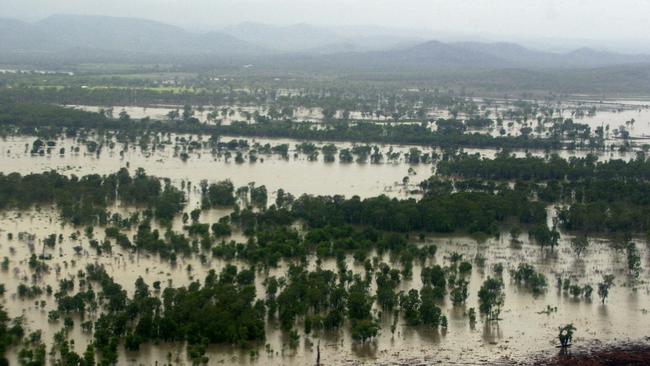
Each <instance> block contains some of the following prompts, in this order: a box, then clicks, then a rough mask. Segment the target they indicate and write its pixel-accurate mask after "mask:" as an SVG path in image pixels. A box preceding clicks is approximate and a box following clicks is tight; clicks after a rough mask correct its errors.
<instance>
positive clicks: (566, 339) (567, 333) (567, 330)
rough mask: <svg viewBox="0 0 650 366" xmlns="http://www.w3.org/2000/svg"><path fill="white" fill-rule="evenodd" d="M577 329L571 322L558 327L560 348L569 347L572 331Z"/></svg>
mask: <svg viewBox="0 0 650 366" xmlns="http://www.w3.org/2000/svg"><path fill="white" fill-rule="evenodd" d="M576 330H577V329H576V327H574V326H573V324H567V325H565V326H563V327H560V334H559V338H560V346H561V347H562V348H565V347H569V346H570V345H571V340H572V339H573V332H575V331H576Z"/></svg>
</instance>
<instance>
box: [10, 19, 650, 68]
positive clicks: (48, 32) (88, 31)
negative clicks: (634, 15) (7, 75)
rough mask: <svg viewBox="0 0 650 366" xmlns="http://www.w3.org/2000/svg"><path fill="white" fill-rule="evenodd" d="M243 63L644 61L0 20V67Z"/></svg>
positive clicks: (248, 31) (418, 42) (414, 42)
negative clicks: (53, 62) (51, 62)
mask: <svg viewBox="0 0 650 366" xmlns="http://www.w3.org/2000/svg"><path fill="white" fill-rule="evenodd" d="M21 60H22V61H24V62H28V61H30V60H31V61H37V62H47V60H56V61H58V62H69V63H75V62H89V61H91V62H101V61H103V60H104V61H106V62H120V61H123V62H155V63H165V62H167V63H178V64H190V65H192V64H201V65H206V66H209V65H211V64H214V65H219V64H221V65H223V64H229V65H231V66H237V65H242V64H248V65H253V66H255V67H262V68H264V67H266V68H272V69H282V70H289V69H295V70H298V71H301V70H306V71H313V70H321V69H322V70H337V69H343V70H352V71H359V70H369V71H381V70H387V71H394V70H400V69H408V70H410V71H418V70H426V71H435V70H498V69H512V68H524V69H564V68H596V67H608V66H621V65H640V64H650V56H648V55H643V54H638V55H625V54H619V53H613V52H606V51H599V50H594V49H590V48H580V49H576V50H573V51H570V52H564V53H556V52H547V51H539V50H533V49H529V48H526V47H524V46H522V45H519V44H515V43H506V42H495V43H489V42H474V41H472V42H469V41H464V42H447V43H444V42H440V41H437V40H432V39H423V38H418V36H417V35H416V34H413V33H408V32H399V31H394V32H392V33H391V30H390V29H385V28H380V27H374V28H373V27H362V26H360V27H340V28H336V27H318V26H312V25H309V24H296V25H292V26H272V25H265V24H259V23H242V24H239V25H236V26H231V27H226V28H223V29H221V30H220V31H210V32H204V33H198V32H190V31H187V30H185V29H183V28H180V27H177V26H173V25H169V24H165V23H161V22H157V21H151V20H144V19H136V18H117V17H106V16H80V15H56V16H51V17H48V18H46V19H43V20H41V21H38V22H35V23H27V22H23V21H19V20H15V19H0V62H19V61H21Z"/></svg>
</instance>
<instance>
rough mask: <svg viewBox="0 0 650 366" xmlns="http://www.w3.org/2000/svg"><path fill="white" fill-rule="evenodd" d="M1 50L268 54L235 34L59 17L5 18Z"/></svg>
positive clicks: (99, 18) (0, 26) (144, 22)
mask: <svg viewBox="0 0 650 366" xmlns="http://www.w3.org/2000/svg"><path fill="white" fill-rule="evenodd" d="M0 30H3V31H2V32H0V34H1V35H0V40H1V41H2V42H0V50H2V51H5V52H6V51H22V52H30V51H31V52H64V51H68V50H77V51H79V50H86V51H92V50H101V51H119V52H123V53H124V52H135V53H152V54H170V55H178V54H184V53H191V54H205V53H223V54H258V53H261V52H264V51H265V50H264V49H263V48H261V47H258V46H254V45H251V44H249V43H247V42H245V41H241V40H239V39H236V38H234V37H232V36H230V35H227V34H222V33H216V32H211V33H207V34H195V33H191V32H188V31H185V30H183V29H181V28H178V27H175V26H172V25H168V24H164V23H160V22H155V21H151V20H143V19H135V18H117V17H105V16H78V15H56V16H52V17H49V18H46V19H44V20H42V21H39V22H36V23H24V22H18V21H15V20H11V19H0Z"/></svg>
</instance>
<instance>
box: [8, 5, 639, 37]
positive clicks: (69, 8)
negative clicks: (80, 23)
mask: <svg viewBox="0 0 650 366" xmlns="http://www.w3.org/2000/svg"><path fill="white" fill-rule="evenodd" d="M57 13H67V14H102V15H114V16H131V17H143V18H149V19H156V20H161V21H165V22H170V23H175V24H179V25H184V26H187V25H189V24H196V26H197V28H198V27H200V28H206V27H210V28H219V27H222V26H225V25H230V24H234V23H239V22H242V21H256V22H263V23H272V24H293V23H303V22H304V23H312V24H319V25H341V24H344V25H359V24H361V25H385V26H393V27H408V28H426V29H431V30H434V31H446V32H458V33H469V34H477V35H480V34H484V35H485V34H488V35H516V36H519V37H552V38H558V37H560V38H564V37H567V38H574V39H575V38H585V39H624V38H626V39H648V38H650V35H649V33H650V32H648V30H650V25H649V24H648V14H650V0H0V16H1V17H19V18H23V19H39V18H43V17H46V16H48V15H51V14H57Z"/></svg>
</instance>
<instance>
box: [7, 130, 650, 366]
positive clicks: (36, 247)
mask: <svg viewBox="0 0 650 366" xmlns="http://www.w3.org/2000/svg"><path fill="white" fill-rule="evenodd" d="M637 123H638V122H637ZM195 139H196V138H195ZM228 139H229V138H223V140H225V141H227V140H228ZM33 141H34V138H33V137H9V138H7V139H6V140H4V141H0V164H1V166H2V172H3V173H5V174H7V173H10V172H19V173H22V174H27V173H32V172H43V171H48V170H57V171H59V172H61V173H63V174H76V175H85V174H90V173H98V174H108V173H114V172H116V171H117V170H118V169H119V168H121V167H127V166H128V167H129V169H130V170H131V171H134V170H135V169H136V168H139V167H142V168H144V169H145V170H146V171H147V173H148V174H151V175H155V176H159V177H166V178H171V180H172V182H173V183H174V184H176V185H179V186H180V184H181V182H182V181H185V182H187V181H191V182H192V183H193V184H194V185H195V186H196V185H197V184H198V183H199V181H201V180H203V179H207V180H208V181H209V182H214V181H219V180H223V179H231V180H232V181H233V183H234V184H235V186H242V185H246V184H248V183H249V182H256V184H257V185H262V184H264V185H266V186H267V188H268V189H269V192H274V191H276V190H277V189H279V188H283V189H284V190H286V191H287V192H290V193H292V194H294V195H300V194H303V193H309V194H323V195H325V194H327V195H331V194H343V195H346V196H348V197H349V196H352V195H359V196H361V197H370V196H376V195H379V194H387V195H389V196H393V197H409V196H412V195H411V194H410V193H411V191H413V190H415V189H416V188H417V183H418V182H419V181H421V180H424V179H426V178H428V177H429V176H430V174H431V172H432V169H433V168H434V166H435V165H434V164H417V165H410V164H407V163H406V162H405V161H404V160H403V158H402V159H400V160H399V161H397V162H394V163H387V162H384V163H381V164H370V163H349V164H344V163H340V162H339V161H338V159H337V161H336V162H333V163H325V162H323V160H322V156H321V157H319V159H318V160H317V161H309V160H308V159H307V157H306V156H305V155H302V154H298V155H294V151H293V150H294V149H295V144H297V143H298V141H293V140H282V139H258V140H250V141H249V143H250V144H251V145H252V143H253V142H254V141H256V142H259V143H261V144H265V143H270V144H272V145H277V144H281V143H288V144H290V146H291V150H292V151H291V153H290V154H289V155H290V157H289V159H288V160H285V159H283V158H281V157H279V156H277V155H272V156H265V155H259V159H258V161H257V162H255V163H249V162H248V161H246V162H245V163H242V164H237V163H235V162H234V160H233V159H230V160H229V161H226V159H225V158H224V157H223V156H215V155H213V154H211V152H210V151H208V150H207V149H200V150H196V151H194V152H191V153H189V158H188V159H187V161H182V160H181V159H180V158H179V157H178V156H177V154H175V152H174V147H173V146H167V147H166V148H165V149H156V150H155V151H153V152H152V151H150V150H149V151H142V150H141V149H140V148H139V147H137V146H134V147H129V148H128V149H127V150H126V151H124V153H123V154H121V153H120V151H121V150H122V146H121V145H120V144H117V145H116V147H115V148H114V149H113V150H111V149H109V148H108V147H106V146H105V147H104V149H103V151H102V153H101V154H100V156H99V157H98V156H97V155H96V154H94V153H87V152H86V150H85V147H84V146H83V144H82V143H81V142H80V141H78V140H74V139H70V138H61V139H59V140H57V146H56V148H54V149H53V151H52V153H51V154H45V155H44V156H32V155H31V154H30V153H29V152H28V151H26V147H25V145H27V146H31V143H32V142H33ZM317 145H322V143H317ZM78 146H79V147H80V152H78V153H72V152H71V148H72V147H78ZM337 146H339V148H341V147H349V146H351V145H350V144H337ZM61 147H64V148H65V151H66V153H65V154H64V155H63V156H60V155H58V149H59V148H61ZM389 148H390V146H381V149H382V151H383V152H384V153H386V152H387V151H388V149H389ZM409 148H410V147H408V146H393V149H394V151H401V152H406V151H408V149H409ZM27 150H28V149H27ZM422 150H423V151H424V152H432V151H433V150H432V149H430V148H422ZM466 151H468V152H477V153H480V154H481V155H483V156H488V157H491V156H494V153H495V151H494V150H481V149H471V150H466ZM524 153H525V152H523V151H519V152H517V154H518V155H522V154H524ZM560 153H561V155H563V156H570V155H584V154H586V153H587V152H585V151H578V152H569V151H561V152H560ZM535 154H536V155H543V154H544V153H543V152H535ZM632 156H633V154H625V155H621V154H618V153H616V154H614V153H607V154H605V155H602V156H601V159H608V158H630V157H632ZM262 159H263V161H262ZM404 177H409V182H408V184H406V185H405V184H404V182H403V178H404ZM189 198H190V201H189V204H188V205H187V209H186V210H187V211H190V210H192V209H193V208H195V207H197V205H198V194H197V193H196V191H191V192H190V194H189ZM112 210H113V211H114V212H125V211H127V210H132V209H131V208H126V207H120V206H119V205H116V206H115V207H113V208H112ZM549 212H553V210H551V209H549ZM228 213H229V212H228V211H227V210H208V211H204V212H203V213H202V215H201V219H200V221H201V222H206V223H212V222H216V221H217V220H218V219H219V218H220V217H222V216H225V215H227V214H228ZM57 217H58V214H57V212H56V211H55V210H54V209H52V208H49V207H42V208H40V209H32V210H27V211H20V212H18V211H4V212H0V257H5V256H6V257H8V258H9V260H10V266H9V270H8V271H0V283H3V284H5V287H6V289H7V291H6V293H5V295H4V296H3V297H1V298H0V302H2V303H3V305H4V307H5V308H6V309H7V311H8V312H9V315H10V316H11V317H16V316H19V315H24V317H25V322H26V325H27V327H28V328H29V330H32V331H33V330H37V329H41V330H42V331H43V338H44V340H45V341H46V343H47V344H48V345H51V340H52V336H53V334H54V333H55V332H56V331H58V330H59V329H61V327H62V326H63V325H62V321H59V322H55V323H50V322H48V319H47V314H48V311H50V310H52V309H54V308H55V306H56V303H55V300H54V298H53V297H48V296H47V295H42V296H40V297H38V298H36V299H31V300H21V299H19V298H18V297H17V296H16V287H17V286H18V284H19V283H25V284H32V276H31V272H30V270H29V269H28V267H27V260H28V259H29V257H30V255H31V254H32V253H41V251H42V250H43V244H42V239H44V238H45V237H46V236H48V235H50V234H53V233H54V234H57V236H58V234H62V235H63V237H64V238H65V239H64V241H63V243H62V244H57V246H56V248H54V249H45V252H46V253H49V254H52V259H51V260H49V261H47V264H48V266H49V267H50V271H49V272H48V273H46V274H44V275H43V277H42V278H41V279H39V282H38V284H39V285H41V286H43V285H47V284H49V285H51V286H52V287H53V288H57V287H58V281H59V280H60V279H62V278H70V277H72V276H75V275H76V273H77V272H78V270H80V269H83V268H85V266H86V265H87V264H90V263H99V264H103V265H105V266H106V268H107V270H108V272H109V274H111V275H112V276H113V277H114V279H115V281H116V282H118V283H120V284H121V285H122V286H124V288H125V289H126V290H127V291H128V292H129V295H132V293H133V284H134V282H135V280H136V279H137V278H138V277H139V276H141V277H143V279H144V280H145V281H146V282H147V283H148V284H151V283H152V282H154V281H156V280H158V281H161V283H162V287H163V289H164V288H165V287H166V286H182V285H186V284H188V283H190V282H191V281H193V280H197V279H198V280H203V278H204V276H205V274H206V273H207V272H208V271H209V270H210V269H215V270H216V271H220V270H221V268H223V267H224V266H225V265H226V262H224V261H222V260H218V259H214V258H209V259H208V261H207V262H206V263H201V261H200V259H199V258H196V257H185V258H180V259H179V261H178V263H177V264H175V265H172V264H171V263H169V262H168V261H165V260H161V259H160V258H158V257H157V256H156V255H151V254H148V253H146V252H141V253H139V254H134V253H129V252H125V251H123V250H121V249H120V248H118V247H114V248H113V253H112V254H103V255H97V254H96V252H95V251H94V250H93V249H92V248H90V246H89V243H88V241H89V239H88V238H86V237H84V235H83V234H82V235H79V238H78V239H76V240H74V239H71V238H70V235H71V234H72V233H73V232H75V231H83V230H82V229H81V228H75V227H72V226H70V225H64V224H62V223H61V222H60V221H59V220H58V219H57ZM173 227H174V229H175V230H181V227H182V223H181V222H180V221H179V220H176V221H175V222H174V224H173ZM9 233H12V234H13V239H12V240H9V239H8V236H7V234H9ZM19 233H29V234H33V235H34V236H33V237H31V238H30V237H29V235H19ZM133 234H134V233H133V232H130V233H129V236H132V235H133ZM94 235H95V236H96V237H97V238H103V235H104V234H103V229H102V228H96V229H95V233H94ZM508 236H509V234H507V233H505V232H504V233H502V235H501V236H500V238H499V239H495V238H491V239H487V240H485V239H482V240H479V239H476V238H471V237H463V236H433V237H428V238H426V242H428V243H435V244H436V245H437V246H438V253H437V254H436V258H435V260H433V261H430V262H428V263H427V265H431V264H433V263H437V264H441V265H445V264H449V262H448V260H447V259H446V257H447V256H448V255H449V254H450V253H453V252H457V253H461V254H463V256H464V259H467V260H470V261H472V262H473V270H472V274H471V277H470V279H471V281H470V285H469V293H470V296H469V298H468V300H467V302H466V305H465V306H461V307H454V306H453V305H452V304H451V302H450V301H449V300H448V299H447V300H446V301H445V302H442V303H440V304H439V306H441V308H442V309H443V314H445V315H446V316H447V317H448V319H449V326H448V329H447V330H435V331H434V330H430V329H423V328H419V327H410V326H407V325H406V324H405V322H404V321H403V319H400V321H399V323H398V326H397V329H396V331H395V333H394V334H393V333H391V331H390V328H391V322H392V317H382V318H381V331H380V334H379V336H378V337H377V338H376V339H375V340H373V341H372V342H370V343H366V344H357V343H355V342H353V341H352V339H351V335H350V333H349V331H348V329H349V328H348V326H347V325H346V326H344V327H343V329H342V330H341V331H340V332H337V333H327V334H321V335H320V336H319V338H316V337H314V336H308V337H305V336H304V335H303V334H302V332H300V334H301V339H300V344H299V346H298V347H297V348H296V349H291V348H290V347H289V346H288V345H287V343H288V339H287V335H286V334H283V332H282V331H281V330H280V329H279V325H277V324H275V323H273V322H270V323H268V324H267V332H266V334H267V339H266V341H265V342H264V344H260V345H259V347H258V348H256V350H257V351H258V353H257V355H256V356H251V354H250V353H249V351H248V350H241V349H238V348H236V347H227V346H218V347H217V346H213V347H210V348H209V350H208V353H207V356H208V357H209V358H210V364H218V363H223V364H238V365H305V364H314V363H315V360H316V343H317V342H318V340H319V339H320V342H321V343H320V344H321V361H322V363H323V364H327V365H349V364H363V363H365V364H405V363H406V364H418V363H442V364H454V363H456V364H493V363H495V362H503V363H515V362H517V361H521V360H527V359H529V357H531V355H536V354H539V353H547V354H554V353H555V352H558V351H557V349H556V348H555V346H556V344H557V333H558V327H559V326H562V325H566V324H568V323H573V324H574V325H575V326H576V328H577V329H578V330H577V332H576V335H575V339H574V342H575V343H579V344H588V343H596V342H605V343H607V342H623V341H625V340H640V339H643V337H645V336H647V335H648V334H647V330H648V329H650V314H649V313H648V311H649V310H650V309H649V308H648V307H649V305H648V304H650V287H649V286H648V280H649V279H650V275H649V272H648V270H647V269H648V268H649V266H650V253H649V251H648V250H647V247H646V245H645V244H644V242H643V241H641V240H637V241H636V242H637V246H638V248H639V251H640V255H641V264H642V267H643V271H642V274H641V276H640V279H639V280H637V281H636V282H635V283H634V284H633V285H632V284H631V281H630V279H629V278H628V276H627V270H626V268H627V263H626V257H625V254H624V253H620V252H616V251H614V250H613V249H611V248H610V246H609V245H608V243H607V242H606V241H604V240H598V239H594V240H592V242H591V243H590V247H589V249H588V250H587V252H586V254H584V255H583V256H582V257H580V258H576V257H575V255H574V254H573V252H572V251H571V248H570V246H569V244H568V242H569V240H570V237H569V236H568V235H566V234H564V233H563V235H562V240H561V244H560V246H559V247H558V248H556V249H555V250H554V251H550V250H548V249H546V250H542V249H540V248H539V247H538V246H536V245H534V244H532V243H530V242H529V241H528V238H527V235H526V234H522V236H521V238H520V239H521V241H522V243H521V244H520V245H513V244H512V243H511V242H510V240H509V239H508ZM21 237H22V238H21ZM230 239H232V240H236V241H238V242H243V241H245V237H244V236H243V234H242V233H238V232H235V233H234V234H233V236H232V238H230ZM77 245H80V246H81V247H82V248H83V250H82V252H81V254H76V253H75V250H74V249H73V248H74V247H75V246H77ZM383 260H384V261H385V262H387V263H389V262H390V258H388V256H386V257H384V258H383ZM314 262H315V259H314V258H312V260H311V264H310V266H311V267H312V268H313V267H314V266H315V264H314ZM348 262H349V267H350V268H352V269H353V270H354V271H355V272H357V273H362V272H363V267H362V266H361V265H360V264H358V263H354V261H353V259H352V258H348ZM523 262H526V263H530V264H533V265H534V266H535V267H536V269H538V270H539V271H541V272H542V273H544V274H545V275H546V277H547V281H548V283H549V288H548V289H547V291H546V292H544V293H543V294H541V295H538V296H533V294H532V293H530V292H529V291H528V290H525V289H522V288H519V287H518V286H516V285H515V284H514V283H513V282H512V281H511V280H510V276H509V274H508V269H514V268H515V267H516V266H517V265H518V264H519V263H523ZM233 263H234V264H236V265H238V266H239V267H240V268H241V267H245V266H246V263H242V262H233ZM497 263H500V264H503V265H504V267H505V271H504V274H503V278H504V283H505V284H506V288H505V293H506V297H505V306H504V309H503V312H502V314H501V318H502V319H501V320H500V321H499V322H498V323H490V324H488V323H486V322H484V321H482V320H479V321H477V323H476V324H475V325H474V326H471V325H470V323H469V320H468V317H467V316H466V312H467V310H468V309H469V308H476V309H478V300H477V292H478V289H479V288H480V285H481V283H482V282H483V281H484V280H485V279H486V278H487V276H488V275H491V276H492V275H494V274H493V271H492V268H493V266H494V265H495V264H497ZM188 265H191V267H192V268H193V269H192V271H188V270H187V267H188ZM286 265H287V264H286V263H282V264H281V265H280V266H279V268H275V269H271V270H269V271H268V273H265V272H259V273H258V274H257V281H256V282H257V291H258V296H260V297H263V296H264V289H263V286H262V285H261V283H262V281H263V280H264V278H266V276H269V275H275V276H282V275H283V274H284V271H285V269H286ZM323 266H324V267H325V268H328V269H334V268H335V263H334V262H333V261H325V262H324V264H323ZM391 266H392V267H398V266H399V265H398V264H397V263H391ZM420 271H421V267H420V266H418V265H415V267H414V269H413V279H412V280H409V281H404V282H403V283H402V284H401V287H400V289H401V290H403V291H408V290H409V289H412V288H415V289H418V290H419V289H420V288H421V282H420ZM610 273H611V274H615V275H616V281H615V282H616V286H615V287H614V288H613V289H612V290H611V293H610V296H609V298H608V300H607V302H606V304H604V305H603V304H601V302H600V301H599V299H598V296H597V295H596V292H595V291H594V295H593V296H592V297H593V298H592V300H585V299H580V300H576V299H573V298H572V297H571V296H570V295H569V294H567V293H565V292H563V291H560V290H558V289H556V287H555V279H556V277H557V276H562V277H564V278H566V277H570V278H571V279H572V282H574V283H579V284H580V285H585V284H591V285H592V286H593V287H594V288H596V287H597V283H598V282H600V281H601V279H602V275H604V274H610ZM75 290H78V289H75ZM373 291H374V287H373ZM40 300H43V301H45V305H44V306H43V307H41V306H40V304H38V303H37V302H39V301H40ZM548 306H550V307H551V308H555V307H557V311H553V312H550V313H548V314H546V313H544V312H543V311H544V310H546V309H547V307H548ZM378 310H379V309H374V311H378ZM79 323H80V321H79V319H75V326H74V329H73V330H72V331H71V334H70V339H74V340H75V348H76V350H77V352H82V351H83V350H84V348H85V345H86V344H87V342H88V341H89V340H90V337H89V335H87V334H85V333H83V332H82V330H81V329H80V326H79ZM266 344H268V348H269V349H271V350H272V351H270V352H269V351H267V347H266ZM120 349H121V347H120ZM16 353H17V349H12V350H11V351H10V352H9V357H10V361H11V363H12V364H15V363H17V359H16ZM156 362H157V363H159V364H161V363H173V364H191V362H190V361H189V360H188V359H187V357H186V355H185V351H184V345H182V344H174V345H170V344H158V345H153V344H149V345H143V347H142V348H141V350H140V351H139V352H138V353H135V354H134V353H127V352H122V353H121V354H120V362H119V363H120V364H133V365H139V364H142V365H151V364H155V363H156Z"/></svg>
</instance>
